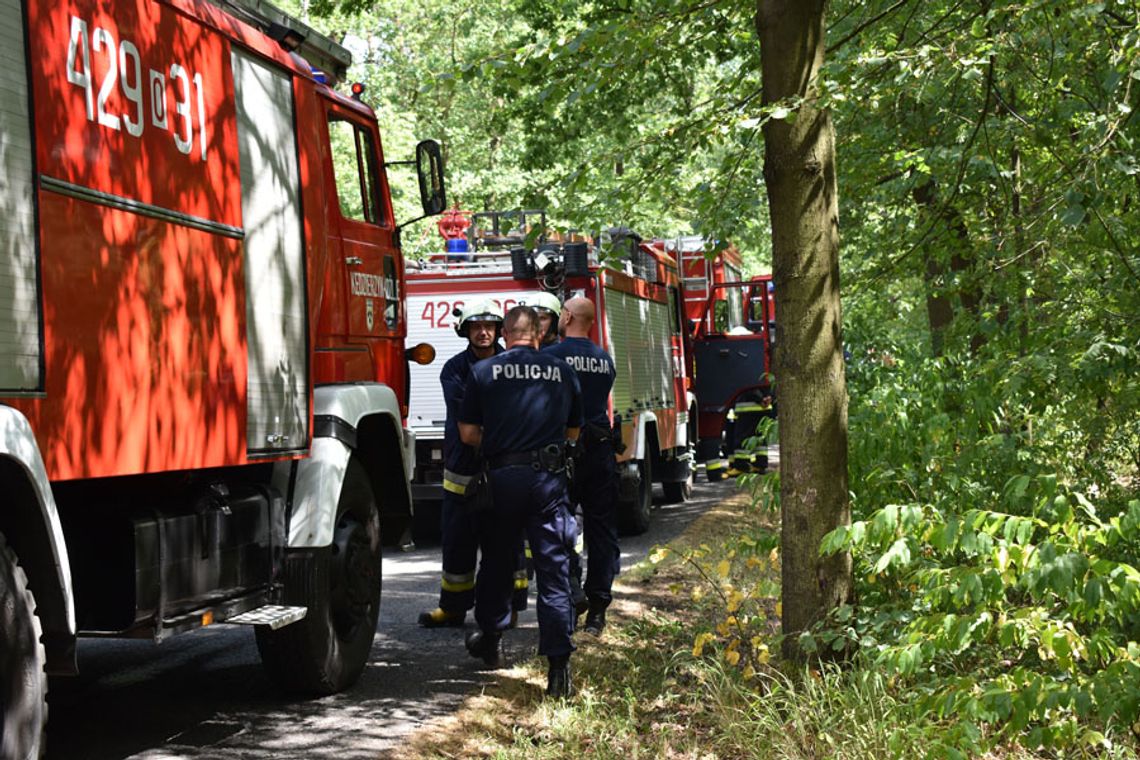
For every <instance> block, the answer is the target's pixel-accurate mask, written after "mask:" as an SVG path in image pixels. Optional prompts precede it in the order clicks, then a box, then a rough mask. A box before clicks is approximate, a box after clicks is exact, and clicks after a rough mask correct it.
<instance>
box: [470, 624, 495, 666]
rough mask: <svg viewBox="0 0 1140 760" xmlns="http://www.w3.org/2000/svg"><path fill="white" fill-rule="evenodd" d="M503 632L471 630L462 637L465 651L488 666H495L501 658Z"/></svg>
mask: <svg viewBox="0 0 1140 760" xmlns="http://www.w3.org/2000/svg"><path fill="white" fill-rule="evenodd" d="M502 640H503V634H501V633H499V632H498V631H471V632H470V633H468V634H467V638H466V639H464V642H463V643H464V644H465V645H466V646H467V652H468V653H469V654H470V655H471V656H472V657H478V658H479V659H481V660H483V662H485V663H486V664H487V667H489V668H497V667H499V665H500V664H501V663H502V660H503V645H502Z"/></svg>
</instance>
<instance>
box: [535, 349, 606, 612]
mask: <svg viewBox="0 0 1140 760" xmlns="http://www.w3.org/2000/svg"><path fill="white" fill-rule="evenodd" d="M544 353H548V354H552V355H554V356H558V357H560V358H561V359H563V360H565V362H566V363H567V364H569V365H570V366H571V367H572V368H573V369H574V371H575V373H576V374H577V375H578V382H579V383H580V384H581V386H582V406H583V409H584V410H585V417H586V428H585V430H583V431H582V435H581V437H580V438H579V439H578V440H579V442H580V445H581V446H582V455H581V456H580V457H579V459H578V462H577V464H576V466H575V472H574V480H575V488H574V491H575V495H576V496H577V498H578V499H580V500H581V504H582V520H583V523H584V525H583V528H584V532H585V538H586V583H585V591H586V597H587V598H588V599H589V600H590V603H591V604H593V605H596V606H601V607H606V606H608V605H609V603H610V601H611V599H612V598H613V595H612V593H611V589H612V588H613V582H614V576H616V575H617V574H618V572H620V569H621V550H620V549H619V548H618V535H617V475H616V471H615V464H614V448H613V442H612V438H611V435H610V417H609V398H610V390H611V389H612V388H613V385H614V378H615V377H616V376H617V368H616V367H615V366H614V360H613V359H612V358H611V357H610V355H609V353H607V352H606V351H605V350H604V349H603V348H602V347H601V346H598V345H597V344H595V343H594V342H593V341H591V340H590V339H589V338H565V339H563V341H562V342H561V343H559V344H558V345H555V346H551V347H549V348H547V349H545V350H544Z"/></svg>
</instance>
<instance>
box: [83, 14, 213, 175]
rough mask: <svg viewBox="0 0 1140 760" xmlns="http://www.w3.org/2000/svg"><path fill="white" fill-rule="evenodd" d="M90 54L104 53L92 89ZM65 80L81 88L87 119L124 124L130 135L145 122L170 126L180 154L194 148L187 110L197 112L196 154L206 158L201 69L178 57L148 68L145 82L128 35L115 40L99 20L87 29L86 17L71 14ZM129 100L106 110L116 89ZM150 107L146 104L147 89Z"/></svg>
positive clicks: (138, 132)
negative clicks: (118, 109)
mask: <svg viewBox="0 0 1140 760" xmlns="http://www.w3.org/2000/svg"><path fill="white" fill-rule="evenodd" d="M93 55H103V56H105V57H106V59H107V71H106V73H105V74H104V75H103V81H102V82H101V83H99V92H98V94H96V93H95V81H94V80H95V76H94V71H93V69H92V68H91V61H92V57H93ZM167 76H169V77H170V82H171V84H172V86H173V87H174V92H175V100H174V118H173V122H174V125H173V129H172V127H171V125H170V122H171V121H172V120H171V118H170V113H169V111H168V109H167V103H166V82H167V79H166V78H167ZM67 81H68V82H70V83H71V84H73V85H76V86H77V87H80V88H82V89H83V97H84V102H85V103H86V105H87V120H88V121H93V122H98V123H99V125H100V126H102V127H106V128H107V129H113V130H115V131H116V132H118V131H123V130H125V131H126V133H127V134H129V135H130V136H132V137H141V136H142V134H143V131H144V130H145V129H146V126H147V124H148V123H149V125H150V126H152V127H156V128H158V129H162V130H164V131H169V130H171V129H172V131H173V135H174V145H175V147H176V148H178V151H179V152H180V153H182V154H183V155H187V156H188V155H190V153H191V151H192V150H193V148H194V137H195V126H194V122H193V119H192V112H194V115H196V116H197V121H198V124H197V137H198V145H199V155H200V156H201V159H202V160H203V161H205V160H206V142H207V134H206V104H205V97H204V95H203V84H202V75H201V74H200V73H196V74H191V73H190V72H189V71H187V70H186V68H185V67H183V66H182V65H181V64H179V63H171V64H170V66H169V67H168V68H166V69H164V70H162V71H159V70H156V69H152V68H148V69H147V75H146V81H145V88H144V81H143V66H142V59H141V58H140V56H139V49H138V47H137V46H136V45H135V44H134V43H133V42H131V41H130V40H127V39H123V40H120V41H119V42H118V43H116V42H115V37H114V35H112V34H111V32H109V31H108V30H106V29H104V28H103V27H101V26H97V27H95V30H94V31H90V28H89V26H88V24H87V21H85V20H84V19H81V18H79V17H77V16H72V17H71V34H70V41H69V42H68V45H67ZM116 85H118V91H119V92H120V93H122V96H123V97H124V98H125V99H126V100H127V101H128V103H130V104H133V105H134V107H133V108H128V109H127V110H126V111H124V112H123V113H121V114H115V113H111V112H109V111H108V110H107V101H108V99H110V97H111V96H112V95H113V94H114V93H115V91H116ZM148 94H149V96H150V98H149V101H150V108H149V110H148V109H147V108H146V101H147V98H146V95H148Z"/></svg>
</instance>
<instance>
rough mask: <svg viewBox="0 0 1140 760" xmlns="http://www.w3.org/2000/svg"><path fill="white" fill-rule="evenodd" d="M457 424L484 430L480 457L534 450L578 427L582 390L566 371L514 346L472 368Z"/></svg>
mask: <svg viewBox="0 0 1140 760" xmlns="http://www.w3.org/2000/svg"><path fill="white" fill-rule="evenodd" d="M459 421H460V422H463V423H466V424H470V425H482V426H483V456H485V457H487V458H488V459H489V458H491V457H495V456H499V455H500V454H516V453H523V452H527V451H535V450H537V449H540V448H542V447H543V446H545V445H547V444H548V443H560V442H562V441H563V440H565V437H566V428H568V427H573V428H580V427H582V391H581V387H580V386H579V384H578V378H577V376H576V375H575V374H574V372H573V370H571V369H570V366H569V365H568V364H567V363H566V362H564V361H562V360H561V359H559V358H558V357H557V356H552V355H550V354H546V353H540V352H539V351H537V350H536V349H533V348H531V347H530V346H516V347H515V348H511V349H508V350H507V351H504V352H503V353H501V354H499V355H498V356H493V357H491V358H490V359H486V360H484V361H481V362H479V363H478V364H476V365H475V366H474V367H472V368H471V376H470V377H469V378H468V380H467V390H466V393H465V394H464V398H463V408H462V411H461V412H460V414H459Z"/></svg>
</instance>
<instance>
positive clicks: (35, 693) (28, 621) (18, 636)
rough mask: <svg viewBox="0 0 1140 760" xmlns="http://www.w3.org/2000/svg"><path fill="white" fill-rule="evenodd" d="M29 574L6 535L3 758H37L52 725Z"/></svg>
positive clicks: (0, 581) (1, 603) (1, 611)
mask: <svg viewBox="0 0 1140 760" xmlns="http://www.w3.org/2000/svg"><path fill="white" fill-rule="evenodd" d="M40 634H41V629H40V620H39V618H38V617H36V602H35V599H34V598H33V597H32V592H31V591H30V590H29V589H28V578H27V576H26V575H24V571H23V569H22V568H21V567H20V564H19V563H18V562H17V561H16V555H15V553H14V552H13V551H12V550H11V549H9V548H8V544H7V542H5V540H4V536H3V534H0V715H2V716H3V718H2V722H0V757H2V758H5V759H7V758H19V760H25V758H26V759H27V760H35V758H38V757H39V756H40V753H41V752H42V751H43V746H44V727H45V726H46V724H47V686H48V684H47V674H46V673H45V672H44V664H45V662H46V657H45V655H44V647H43V644H42V643H40Z"/></svg>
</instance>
